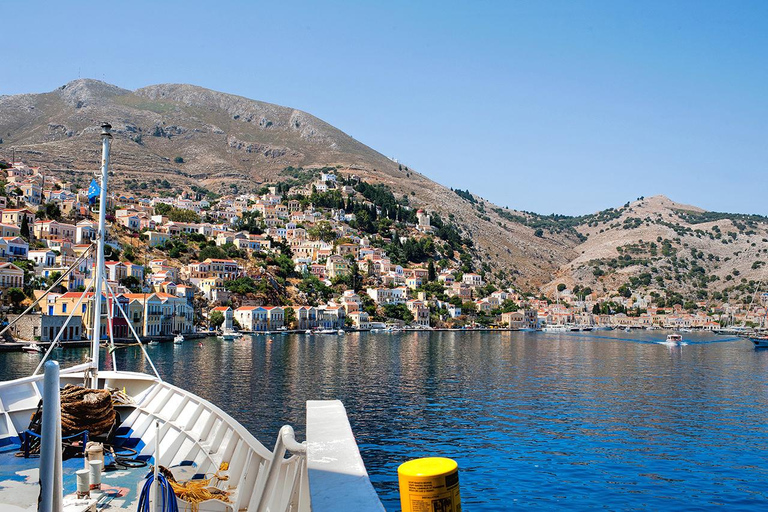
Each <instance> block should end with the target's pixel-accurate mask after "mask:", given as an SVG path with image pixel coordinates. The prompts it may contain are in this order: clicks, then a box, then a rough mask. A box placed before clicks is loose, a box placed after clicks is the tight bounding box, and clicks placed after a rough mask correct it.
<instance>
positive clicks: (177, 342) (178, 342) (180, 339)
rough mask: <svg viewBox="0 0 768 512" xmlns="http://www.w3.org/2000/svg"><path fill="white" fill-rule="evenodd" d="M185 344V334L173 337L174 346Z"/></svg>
mask: <svg viewBox="0 0 768 512" xmlns="http://www.w3.org/2000/svg"><path fill="white" fill-rule="evenodd" d="M182 343H184V335H183V334H177V335H176V336H174V337H173V344H174V345H181V344H182Z"/></svg>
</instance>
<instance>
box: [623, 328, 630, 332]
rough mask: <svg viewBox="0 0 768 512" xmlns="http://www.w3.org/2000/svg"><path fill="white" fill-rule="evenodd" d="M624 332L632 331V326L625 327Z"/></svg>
mask: <svg viewBox="0 0 768 512" xmlns="http://www.w3.org/2000/svg"><path fill="white" fill-rule="evenodd" d="M624 332H632V328H631V327H627V328H626V329H624Z"/></svg>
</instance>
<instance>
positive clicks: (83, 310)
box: [83, 304, 86, 313]
mask: <svg viewBox="0 0 768 512" xmlns="http://www.w3.org/2000/svg"><path fill="white" fill-rule="evenodd" d="M85 306H86V305H85V304H83V313H85Z"/></svg>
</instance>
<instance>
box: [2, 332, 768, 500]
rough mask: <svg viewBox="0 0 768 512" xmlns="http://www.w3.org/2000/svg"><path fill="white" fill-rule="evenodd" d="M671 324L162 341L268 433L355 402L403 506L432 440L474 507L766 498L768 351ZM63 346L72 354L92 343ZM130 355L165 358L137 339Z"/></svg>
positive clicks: (7, 363)
mask: <svg viewBox="0 0 768 512" xmlns="http://www.w3.org/2000/svg"><path fill="white" fill-rule="evenodd" d="M663 338H664V334H659V333H657V332H650V333H631V334H629V333H623V332H620V333H605V332H600V333H572V334H562V335H545V334H531V333H459V332H436V333H403V334H397V335H391V334H365V333H361V334H351V335H347V336H344V337H339V336H324V335H316V336H312V337H307V336H303V335H289V336H288V335H287V336H272V337H268V336H254V337H252V338H251V339H249V340H247V341H241V342H224V341H219V340H216V339H207V340H205V341H204V343H203V346H202V347H200V346H199V344H198V342H196V341H188V342H186V343H184V345H181V346H174V345H172V344H163V345H161V346H158V347H152V348H150V349H148V350H149V351H150V353H151V355H152V357H153V359H154V361H155V364H156V365H157V367H158V371H159V372H160V373H161V375H162V376H163V378H165V379H167V380H169V381H170V382H173V383H174V384H177V385H179V386H181V387H183V388H185V389H188V390H190V391H192V392H193V393H196V394H198V395H200V396H203V397H205V398H207V399H209V400H211V401H212V402H214V403H216V404H217V405H218V406H219V407H221V408H222V409H224V410H225V411H227V412H228V413H230V414H231V415H232V416H234V417H235V418H236V419H237V420H238V421H240V422H242V423H243V424H244V425H245V426H246V427H247V428H248V429H249V430H251V432H253V433H254V435H256V437H258V438H259V439H260V440H262V441H263V442H264V444H266V445H267V446H271V444H272V443H273V442H274V437H275V435H276V433H277V431H278V429H279V427H280V426H281V425H283V424H285V423H290V424H293V425H295V426H296V430H297V433H298V435H299V437H303V435H304V434H303V430H304V427H303V425H304V413H305V406H304V404H305V401H306V400H309V399H333V398H338V399H340V400H342V401H343V402H344V404H345V406H346V407H347V410H348V412H349V415H350V419H351V422H352V425H353V429H354V431H355V434H356V436H357V439H358V443H359V444H360V447H361V451H362V453H363V456H364V459H365V461H366V465H367V467H368V470H369V472H370V474H371V478H372V480H373V482H374V484H375V486H376V487H377V490H378V491H379V492H380V495H381V496H382V498H383V500H384V502H385V505H386V506H387V508H388V509H389V510H397V509H398V508H399V505H398V497H397V482H396V468H397V465H398V464H399V463H401V462H403V461H404V460H407V459H409V458H412V457H418V456H425V455H443V456H449V457H453V458H455V459H456V460H457V461H458V462H459V466H460V468H461V473H462V477H461V478H462V497H463V501H464V505H465V509H466V510H468V511H473V510H503V509H508V508H510V507H512V506H515V505H517V506H529V507H536V508H545V509H546V508H550V509H553V508H564V507H567V508H569V509H575V510H587V509H593V508H598V507H607V508H609V509H628V508H640V507H643V506H645V507H646V508H649V509H670V508H678V509H687V508H690V507H691V506H695V507H698V508H706V507H709V506H714V505H724V506H727V507H729V509H739V508H745V509H748V508H756V507H758V506H765V505H766V495H765V492H764V485H763V483H762V482H764V481H765V479H766V476H768V475H766V473H767V471H768V470H767V469H766V468H768V464H767V462H768V461H767V460H766V458H767V457H768V455H767V454H768V450H766V443H768V441H766V433H767V432H766V430H767V429H766V417H768V397H767V394H768V387H766V369H767V367H768V351H755V350H753V349H752V348H751V347H750V346H749V344H748V343H747V342H744V341H733V340H730V341H732V342H730V343H710V342H709V341H713V337H712V336H703V335H701V336H699V335H695V334H691V335H686V338H690V339H689V340H688V341H689V345H688V346H685V347H667V346H664V345H659V344H658V341H660V340H661V341H663ZM720 340H722V338H721V339H719V340H718V339H717V338H715V339H714V341H720ZM57 354H58V355H59V356H60V358H61V359H63V360H66V361H67V362H70V363H74V362H79V361H80V360H82V357H83V355H84V352H83V351H77V350H67V351H64V352H63V353H62V352H61V351H58V352H57ZM102 357H104V356H102ZM116 359H117V364H118V367H120V368H126V369H132V370H139V371H149V370H150V369H149V368H148V365H146V363H145V362H143V361H142V359H141V352H140V350H139V349H138V348H137V347H129V348H127V349H121V350H119V351H118V352H117V353H116ZM38 360H39V359H38V356H36V355H29V354H3V355H0V376H2V377H3V378H12V377H15V376H23V375H27V374H28V373H29V372H30V371H31V370H32V369H34V366H35V365H36V363H37V362H38Z"/></svg>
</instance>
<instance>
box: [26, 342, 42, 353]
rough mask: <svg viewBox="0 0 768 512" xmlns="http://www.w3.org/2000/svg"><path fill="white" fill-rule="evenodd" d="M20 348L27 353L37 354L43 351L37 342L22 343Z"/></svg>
mask: <svg viewBox="0 0 768 512" xmlns="http://www.w3.org/2000/svg"><path fill="white" fill-rule="evenodd" d="M21 350H23V351H24V352H27V353H28V354H39V353H40V352H42V351H43V347H41V346H40V345H38V344H37V343H30V344H29V345H24V346H23V347H21Z"/></svg>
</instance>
